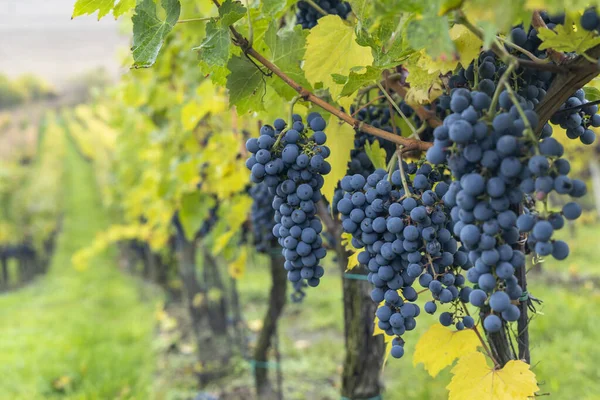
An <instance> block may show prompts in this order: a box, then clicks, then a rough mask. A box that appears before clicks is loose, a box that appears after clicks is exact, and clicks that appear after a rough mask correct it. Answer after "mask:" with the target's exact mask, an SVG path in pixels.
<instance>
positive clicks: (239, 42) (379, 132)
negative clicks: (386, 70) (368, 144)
mask: <svg viewBox="0 0 600 400" xmlns="http://www.w3.org/2000/svg"><path fill="white" fill-rule="evenodd" d="M213 3H214V4H215V5H216V6H217V7H221V4H220V3H219V0H213ZM229 30H230V31H231V34H232V35H233V42H234V44H235V45H236V46H238V47H240V48H241V49H242V50H243V52H244V54H246V56H247V57H248V58H249V59H250V57H252V58H253V59H255V60H256V61H258V62H259V63H260V64H262V65H263V66H264V67H265V68H267V69H268V70H269V71H271V72H272V73H273V74H275V75H277V76H278V77H279V78H281V80H283V81H284V82H285V83H286V84H287V85H288V86H290V87H291V88H292V89H294V90H295V91H296V92H298V94H300V96H301V97H302V98H303V99H304V100H305V101H309V102H311V103H312V104H314V105H316V106H319V107H321V108H322V109H324V110H325V111H327V112H329V113H330V114H333V115H335V116H336V117H338V118H339V119H341V120H342V121H344V122H345V123H347V124H349V125H351V126H352V127H354V129H357V130H360V131H362V132H364V133H367V134H370V135H373V136H377V137H380V138H382V139H385V140H388V141H390V142H392V143H396V144H401V145H403V146H404V147H405V148H406V149H407V150H418V151H425V150H427V149H428V148H430V147H431V146H433V143H428V142H422V141H420V140H415V139H409V138H405V137H402V136H398V135H394V134H392V133H390V132H387V131H384V130H383V129H379V128H375V127H374V126H372V125H369V124H365V123H364V122H361V121H359V120H357V119H355V118H352V117H351V116H350V115H348V114H347V113H345V112H344V111H342V110H340V109H338V108H336V107H335V106H333V105H331V104H329V103H328V102H326V101H325V100H323V99H321V98H320V97H318V96H316V95H315V94H314V93H311V92H310V91H308V90H306V89H305V88H303V87H302V86H301V85H300V84H298V83H297V82H296V81H294V80H293V79H292V78H290V77H289V76H288V75H287V74H285V73H284V72H283V71H282V70H280V69H279V68H278V67H277V66H276V65H275V64H273V63H272V62H271V61H269V60H267V59H266V58H265V57H264V56H263V55H261V54H260V53H258V52H257V51H256V50H255V49H254V48H252V46H251V45H250V42H248V39H246V38H245V37H244V36H242V34H240V33H239V32H238V31H237V29H235V28H234V27H233V26H229Z"/></svg>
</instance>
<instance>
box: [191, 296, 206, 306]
mask: <svg viewBox="0 0 600 400" xmlns="http://www.w3.org/2000/svg"><path fill="white" fill-rule="evenodd" d="M203 302H204V294H202V293H196V295H195V296H194V298H193V299H192V306H193V307H194V308H198V307H200V306H201V305H202V303H203Z"/></svg>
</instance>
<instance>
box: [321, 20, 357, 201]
mask: <svg viewBox="0 0 600 400" xmlns="http://www.w3.org/2000/svg"><path fill="white" fill-rule="evenodd" d="M338 19H339V18H338ZM331 120H332V122H331V123H330V124H329V127H328V128H327V143H326V144H327V146H328V147H329V148H330V149H331V155H330V156H329V158H328V159H327V161H328V162H329V164H331V172H330V173H329V174H327V175H325V176H324V179H325V182H324V183H323V189H322V192H323V195H324V196H325V198H326V199H327V200H329V202H330V203H331V202H332V201H333V193H334V192H335V189H336V187H337V185H338V182H339V181H340V179H342V178H343V177H344V176H345V175H346V171H347V170H348V162H350V152H351V151H352V149H354V129H353V128H352V127H351V126H350V125H348V124H341V125H340V124H339V123H338V121H337V120H336V119H335V118H334V117H332V118H331Z"/></svg>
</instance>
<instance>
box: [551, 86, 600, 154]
mask: <svg viewBox="0 0 600 400" xmlns="http://www.w3.org/2000/svg"><path fill="white" fill-rule="evenodd" d="M587 103H589V101H588V100H587V99H586V98H585V92H584V91H583V89H579V90H578V91H577V92H575V94H574V95H573V96H571V97H569V99H568V100H567V101H566V102H565V103H564V104H563V105H561V106H560V108H559V109H558V111H557V112H556V113H555V114H554V115H553V116H552V118H551V119H550V122H552V123H553V124H555V125H560V127H561V128H563V129H565V130H566V133H567V137H568V138H569V139H577V138H579V140H580V141H581V143H583V144H592V143H594V141H595V140H596V134H595V133H594V131H593V130H592V129H590V127H595V128H597V127H600V115H599V114H597V112H598V106H597V105H595V104H593V105H586V104H587Z"/></svg>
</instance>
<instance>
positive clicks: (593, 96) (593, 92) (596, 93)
mask: <svg viewBox="0 0 600 400" xmlns="http://www.w3.org/2000/svg"><path fill="white" fill-rule="evenodd" d="M583 91H584V92H585V98H586V99H587V100H589V101H597V100H600V90H598V89H597V88H595V87H593V86H585V87H584V88H583Z"/></svg>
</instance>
